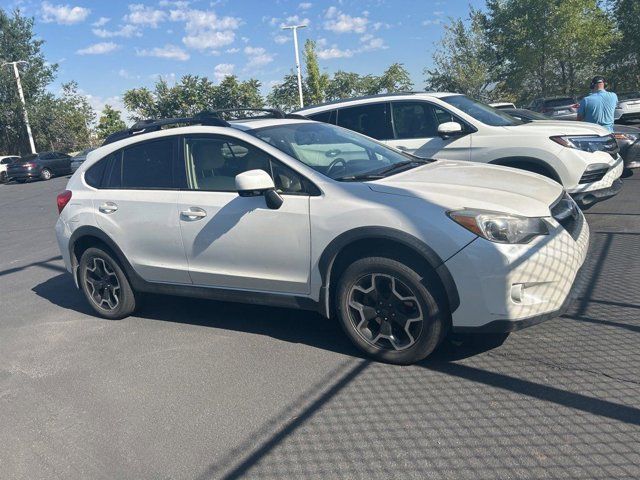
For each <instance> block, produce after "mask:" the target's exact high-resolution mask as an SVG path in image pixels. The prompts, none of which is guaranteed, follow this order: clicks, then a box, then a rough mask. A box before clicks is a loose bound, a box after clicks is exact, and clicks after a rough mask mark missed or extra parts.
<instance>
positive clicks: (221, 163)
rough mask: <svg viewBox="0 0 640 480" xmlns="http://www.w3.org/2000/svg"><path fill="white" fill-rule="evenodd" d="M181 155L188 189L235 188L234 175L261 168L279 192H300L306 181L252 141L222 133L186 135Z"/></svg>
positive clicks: (218, 190)
mask: <svg viewBox="0 0 640 480" xmlns="http://www.w3.org/2000/svg"><path fill="white" fill-rule="evenodd" d="M184 159H185V167H186V171H187V184H188V187H189V189H191V190H205V191H214V192H235V191H236V183H235V180H236V175H238V174H240V173H243V172H246V171H249V170H264V171H265V172H267V173H268V174H269V175H270V176H271V178H273V182H274V184H275V187H276V190H278V191H279V192H280V193H285V194H287V193H289V194H303V193H305V182H304V180H303V178H302V177H301V176H300V175H298V174H297V173H296V172H294V171H293V170H292V169H290V168H288V167H286V166H285V165H282V164H280V163H279V162H277V161H274V160H273V159H272V158H271V157H270V156H269V155H268V154H267V153H265V152H264V151H262V150H260V149H259V148H257V147H254V146H253V145H250V144H247V143H244V142H241V141H239V140H236V139H234V138H230V137H223V136H211V135H208V136H197V137H195V136H194V137H186V138H185V140H184Z"/></svg>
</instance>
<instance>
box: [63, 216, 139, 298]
mask: <svg viewBox="0 0 640 480" xmlns="http://www.w3.org/2000/svg"><path fill="white" fill-rule="evenodd" d="M95 246H101V247H103V248H104V247H106V248H105V250H106V251H107V252H108V253H110V254H112V255H113V256H114V257H115V260H116V261H117V262H118V263H119V264H120V265H121V267H122V270H123V271H124V273H125V275H126V276H127V278H128V279H129V281H130V282H131V284H132V285H133V286H134V288H135V287H136V286H140V285H141V284H142V283H143V280H142V278H141V277H140V276H139V275H138V274H137V273H136V272H135V270H134V269H133V267H132V266H131V264H130V263H129V261H128V260H127V257H126V256H125V255H124V253H122V250H120V248H119V247H118V245H117V244H116V243H115V242H114V241H113V240H112V239H111V237H109V236H108V235H107V234H106V233H104V232H103V231H102V230H100V229H99V228H96V227H92V226H83V227H80V228H78V229H76V230H75V231H74V232H73V234H72V235H71V238H70V239H69V255H70V258H71V266H72V269H73V276H74V279H76V285H78V282H77V273H76V271H77V267H78V265H79V263H80V257H81V256H82V253H83V252H84V251H85V250H86V249H87V248H90V247H95Z"/></svg>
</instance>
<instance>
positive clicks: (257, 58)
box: [244, 46, 273, 69]
mask: <svg viewBox="0 0 640 480" xmlns="http://www.w3.org/2000/svg"><path fill="white" fill-rule="evenodd" d="M244 53H245V54H246V55H247V57H249V61H248V62H247V66H246V68H247V69H249V68H256V67H262V66H264V65H267V64H269V63H271V62H273V55H271V54H270V53H268V52H267V51H266V50H265V49H264V48H262V47H250V46H246V47H244Z"/></svg>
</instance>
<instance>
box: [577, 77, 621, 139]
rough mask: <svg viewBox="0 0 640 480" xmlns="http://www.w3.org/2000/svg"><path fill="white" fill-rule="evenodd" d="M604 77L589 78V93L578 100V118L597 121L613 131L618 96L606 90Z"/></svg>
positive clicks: (591, 121) (592, 121)
mask: <svg viewBox="0 0 640 480" xmlns="http://www.w3.org/2000/svg"><path fill="white" fill-rule="evenodd" d="M605 87H606V83H605V80H604V77H601V76H597V77H593V80H591V91H592V93H591V95H587V96H586V97H584V98H583V99H582V101H581V102H580V108H578V120H580V121H585V122H590V123H597V124H598V125H602V126H603V127H604V128H606V129H608V130H609V131H610V132H613V121H614V116H613V115H614V113H615V109H616V105H617V104H618V96H617V95H616V94H615V93H613V92H607V90H606V89H605Z"/></svg>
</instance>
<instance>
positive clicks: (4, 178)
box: [0, 172, 7, 183]
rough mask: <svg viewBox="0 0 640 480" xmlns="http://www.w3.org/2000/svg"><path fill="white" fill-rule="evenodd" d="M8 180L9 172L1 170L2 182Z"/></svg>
mask: <svg viewBox="0 0 640 480" xmlns="http://www.w3.org/2000/svg"><path fill="white" fill-rule="evenodd" d="M6 182H7V172H0V183H6Z"/></svg>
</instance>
